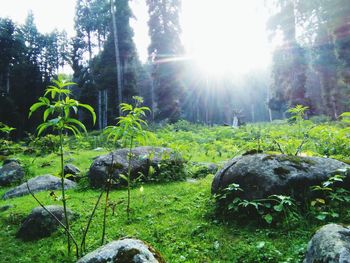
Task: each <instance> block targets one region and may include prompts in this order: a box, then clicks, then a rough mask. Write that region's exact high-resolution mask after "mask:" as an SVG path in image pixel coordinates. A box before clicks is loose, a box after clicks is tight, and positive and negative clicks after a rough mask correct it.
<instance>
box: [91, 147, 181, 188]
mask: <svg viewBox="0 0 350 263" xmlns="http://www.w3.org/2000/svg"><path fill="white" fill-rule="evenodd" d="M128 154H129V149H126V148H124V149H119V150H116V151H114V152H112V153H109V154H107V155H102V156H99V157H97V158H96V159H95V160H94V162H93V163H92V164H91V166H90V170H89V172H88V177H89V180H90V184H91V186H92V187H101V186H104V185H105V182H106V180H107V178H108V171H109V169H111V163H112V160H113V163H114V166H113V167H114V168H113V169H112V170H113V174H112V178H113V179H115V181H118V179H119V178H120V177H119V174H124V175H126V174H127V171H128V159H129V158H128ZM150 166H152V167H153V168H154V169H153V171H154V173H153V174H152V176H151V175H150V174H149V171H150ZM182 168H183V160H182V159H181V157H179V156H178V154H176V153H175V152H174V151H173V150H171V149H169V148H162V147H151V146H143V147H136V148H133V149H132V159H131V179H136V178H138V177H140V175H141V174H142V175H143V177H141V180H143V181H149V180H154V181H161V180H162V178H164V179H165V180H172V179H173V180H176V179H178V178H179V177H181V176H183V174H180V173H181V172H183V171H182ZM120 183H123V182H122V181H121V182H120Z"/></svg>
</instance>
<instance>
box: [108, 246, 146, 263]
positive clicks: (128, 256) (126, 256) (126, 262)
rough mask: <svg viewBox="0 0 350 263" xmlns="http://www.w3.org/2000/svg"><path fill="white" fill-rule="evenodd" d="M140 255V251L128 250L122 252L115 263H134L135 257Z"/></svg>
mask: <svg viewBox="0 0 350 263" xmlns="http://www.w3.org/2000/svg"><path fill="white" fill-rule="evenodd" d="M137 254H140V251H139V250H138V249H136V248H131V249H127V250H120V251H119V252H118V254H117V256H116V258H115V259H114V261H113V262H115V263H133V262H134V260H133V258H134V256H135V255H137Z"/></svg>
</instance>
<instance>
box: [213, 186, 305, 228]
mask: <svg viewBox="0 0 350 263" xmlns="http://www.w3.org/2000/svg"><path fill="white" fill-rule="evenodd" d="M240 192H243V189H242V188H240V186H239V185H238V184H235V183H232V184H230V185H229V186H228V187H227V188H226V189H224V190H223V191H222V192H221V193H220V194H218V195H216V196H215V199H216V200H217V203H218V206H219V207H218V208H219V210H220V211H224V215H228V214H230V213H233V214H234V215H235V216H239V217H243V218H245V219H246V218H249V216H250V215H253V216H254V217H255V216H256V215H258V216H260V218H261V219H262V220H264V221H265V222H266V223H267V224H272V222H273V221H276V222H277V221H279V220H280V219H281V218H283V219H284V220H285V221H286V223H287V225H288V226H289V225H290V222H289V218H294V219H295V218H298V217H299V216H298V215H297V213H296V212H295V208H296V205H295V201H294V200H293V199H292V198H291V197H290V196H285V195H271V196H269V197H267V198H261V199H254V200H246V199H242V198H240V197H239V193H240Z"/></svg>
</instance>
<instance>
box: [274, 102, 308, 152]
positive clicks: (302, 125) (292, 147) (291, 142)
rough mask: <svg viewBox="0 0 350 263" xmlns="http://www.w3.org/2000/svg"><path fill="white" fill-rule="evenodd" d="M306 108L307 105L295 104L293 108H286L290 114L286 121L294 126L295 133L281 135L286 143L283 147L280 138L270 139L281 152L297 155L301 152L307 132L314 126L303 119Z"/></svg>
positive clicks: (305, 141) (306, 138)
mask: <svg viewBox="0 0 350 263" xmlns="http://www.w3.org/2000/svg"><path fill="white" fill-rule="evenodd" d="M308 109H309V108H308V107H304V106H302V105H296V106H295V107H294V108H290V109H289V110H287V112H288V113H289V114H290V115H291V116H290V117H289V119H288V121H289V123H290V124H291V125H292V126H294V127H296V133H295V134H293V135H292V134H289V135H288V136H285V135H284V136H283V138H282V139H283V140H284V141H285V144H286V143H287V144H286V145H285V147H283V146H282V143H281V140H280V141H278V140H277V139H276V138H274V139H273V140H272V141H273V143H274V144H275V145H277V148H278V150H279V151H280V152H281V153H282V154H288V155H295V156H297V155H299V154H300V153H301V151H302V149H303V147H304V146H305V144H306V143H307V142H308V140H309V133H310V131H311V130H312V129H313V128H315V126H311V127H310V125H309V122H308V121H306V120H304V117H305V112H306V111H307V110H308Z"/></svg>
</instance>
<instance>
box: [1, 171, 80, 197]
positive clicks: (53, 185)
mask: <svg viewBox="0 0 350 263" xmlns="http://www.w3.org/2000/svg"><path fill="white" fill-rule="evenodd" d="M28 185H29V188H30V190H31V191H32V192H33V193H36V192H40V191H48V190H60V189H61V178H58V177H56V176H53V175H50V174H46V175H41V176H37V177H34V178H32V179H30V180H28ZM76 185H77V184H76V183H75V182H73V181H71V180H68V179H64V187H65V189H72V188H74V187H76ZM28 194H29V191H28V188H27V183H23V184H21V185H19V186H17V187H15V188H13V189H11V190H9V191H7V192H6V193H5V194H4V195H3V196H2V199H8V198H13V197H18V196H23V195H28Z"/></svg>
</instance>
